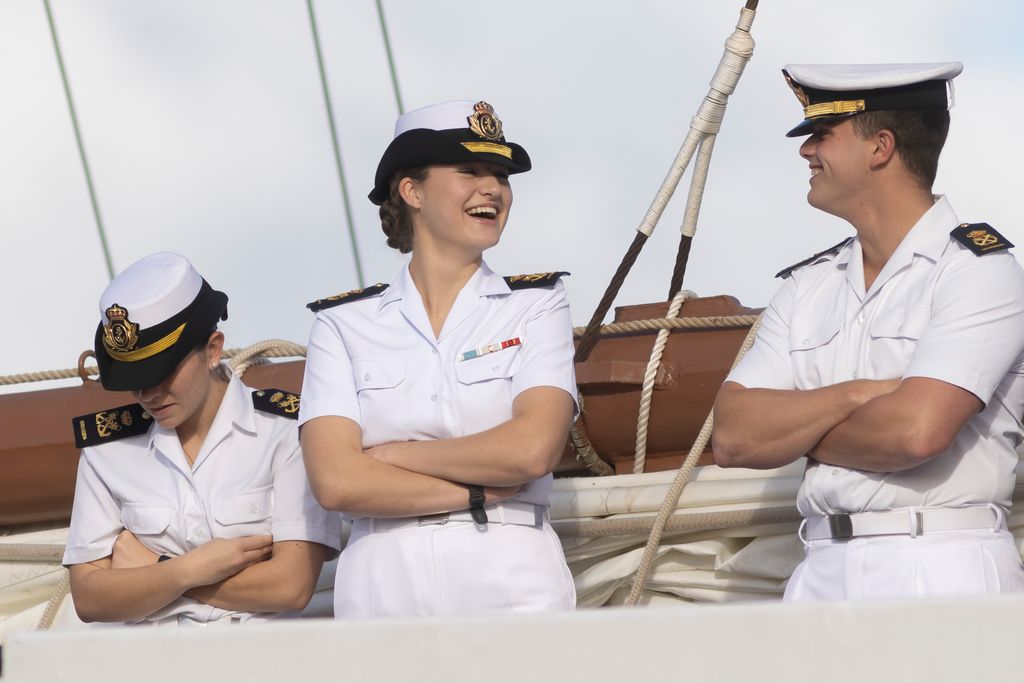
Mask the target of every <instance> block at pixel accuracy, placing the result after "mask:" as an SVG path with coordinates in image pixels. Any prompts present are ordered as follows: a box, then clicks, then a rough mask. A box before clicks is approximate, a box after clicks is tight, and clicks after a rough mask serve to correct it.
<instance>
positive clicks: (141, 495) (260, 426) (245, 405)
mask: <svg viewBox="0 0 1024 683" xmlns="http://www.w3.org/2000/svg"><path fill="white" fill-rule="evenodd" d="M251 393H252V390H251V389H250V388H249V387H247V386H245V385H244V384H242V382H241V380H239V379H238V378H236V377H232V378H231V381H230V383H229V384H228V387H227V391H226V392H225V394H224V399H223V401H222V402H221V405H220V408H219V409H218V410H217V415H216V416H215V417H214V420H213V424H212V425H211V426H210V432H209V434H208V435H207V437H206V440H205V441H204V442H203V446H202V449H201V450H200V452H199V455H198V456H197V457H196V460H195V464H194V465H193V466H192V467H189V464H188V459H187V458H186V456H185V452H184V451H183V450H182V448H181V442H180V441H179V440H178V436H177V434H176V433H175V431H174V430H173V429H164V428H162V427H161V426H160V425H159V424H156V423H154V424H153V426H152V427H150V429H149V431H148V432H147V433H145V434H140V435H139V436H135V437H128V438H124V439H122V440H120V441H114V442H111V443H109V444H103V445H100V446H95V447H90V448H85V449H83V450H82V457H81V459H80V460H79V464H78V481H77V483H76V485H75V502H74V508H73V510H72V513H71V528H70V530H69V532H68V543H67V548H66V550H65V551H64V564H65V565H72V564H80V563H83V562H91V561H93V560H98V559H100V558H103V557H106V556H108V555H110V554H111V551H112V549H113V547H114V540H115V539H116V537H117V535H118V533H120V532H121V530H122V528H125V529H128V530H130V531H131V532H132V533H133V534H135V535H136V536H137V537H138V538H139V540H140V541H141V542H142V543H143V544H144V545H145V546H146V547H148V548H149V549H150V550H152V551H153V552H156V553H160V554H166V555H171V556H177V555H183V554H184V553H185V552H187V551H189V550H191V549H193V548H195V547H197V546H199V545H202V544H203V543H206V542H207V541H210V540H212V539H214V538H239V537H241V536H252V535H256V534H271V535H273V537H274V541H275V542H278V541H289V540H296V541H311V542H314V543H320V544H322V545H325V546H327V547H329V548H331V549H333V550H334V551H337V550H338V549H339V548H340V547H341V519H340V517H339V516H338V515H337V513H333V512H327V511H325V510H324V509H323V508H321V507H320V505H319V504H318V503H317V502H316V500H315V499H314V498H313V494H312V492H311V491H310V489H309V482H308V480H307V479H306V472H305V469H304V467H303V463H302V452H301V450H300V449H299V441H298V429H297V428H296V424H295V420H292V419H289V418H286V417H281V416H276V415H273V414H270V413H266V412H263V411H258V410H256V409H255V408H254V407H253V404H252V396H251ZM334 555H335V556H336V555H337V553H336V552H335V553H334ZM172 615H178V616H180V617H187V618H189V619H192V620H194V621H199V622H206V621H214V620H216V619H220V618H222V617H225V616H237V617H239V618H240V619H241V620H243V621H244V620H248V619H250V618H253V617H254V616H257V617H261V618H265V617H267V616H268V615H266V614H260V615H253V614H252V613H248V612H233V611H228V610H223V609H219V608H217V607H213V606H211V605H206V604H203V603H200V602H197V601H195V600H192V599H191V598H186V597H182V598H179V599H178V600H175V601H174V602H172V603H171V604H169V605H167V606H166V607H165V608H163V609H162V610H160V611H158V612H156V613H154V614H152V615H150V616H149V617H147V618H146V620H144V621H157V620H160V619H163V618H165V617H169V616H172Z"/></svg>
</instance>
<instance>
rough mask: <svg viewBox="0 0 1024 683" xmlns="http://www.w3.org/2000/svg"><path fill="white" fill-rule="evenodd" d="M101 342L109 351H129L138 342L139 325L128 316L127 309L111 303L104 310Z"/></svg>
mask: <svg viewBox="0 0 1024 683" xmlns="http://www.w3.org/2000/svg"><path fill="white" fill-rule="evenodd" d="M105 315H106V316H107V320H108V321H109V322H108V323H107V324H106V325H104V326H103V344H104V345H105V346H106V347H107V349H109V350H111V351H131V350H132V349H134V348H135V345H136V344H138V343H139V325H138V323H133V322H132V321H131V320H130V319H129V318H128V310H127V309H125V308H123V307H121V306H118V305H117V304H113V305H112V306H110V307H109V308H107V310H106V311H105Z"/></svg>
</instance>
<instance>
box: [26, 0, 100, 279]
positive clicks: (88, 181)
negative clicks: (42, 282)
mask: <svg viewBox="0 0 1024 683" xmlns="http://www.w3.org/2000/svg"><path fill="white" fill-rule="evenodd" d="M43 8H44V9H45V10H46V22H47V23H48V24H49V26H50V37H51V38H52V40H53V52H54V54H56V56H57V67H58V69H59V70H60V80H61V83H63V85H64V99H66V100H67V103H68V112H69V113H70V114H71V128H72V130H74V133H75V144H77V145H78V158H79V159H81V161H82V171H83V172H84V173H85V185H86V188H87V189H88V190H89V202H90V204H91V205H92V215H93V218H94V219H95V220H96V232H97V233H98V234H99V237H100V249H102V251H103V260H104V262H105V263H106V266H107V276H108V278H109V279H111V280H113V279H114V261H113V259H112V258H111V257H110V245H109V244H108V243H107V233H106V230H105V229H104V228H103V219H102V218H101V217H100V205H99V202H98V201H97V200H96V188H95V186H94V185H93V182H92V171H90V170H89V160H88V159H87V158H86V156H85V145H84V143H83V142H82V130H81V127H80V126H79V125H78V114H77V113H76V111H75V101H74V98H72V97H71V85H70V83H69V81H68V73H67V70H66V69H65V68H64V55H63V53H62V52H61V49H60V39H59V38H58V37H57V24H56V22H54V20H53V10H52V9H51V8H50V0H43Z"/></svg>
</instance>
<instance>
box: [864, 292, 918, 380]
mask: <svg viewBox="0 0 1024 683" xmlns="http://www.w3.org/2000/svg"><path fill="white" fill-rule="evenodd" d="M930 321H931V307H930V306H898V307H895V308H892V309H890V310H888V311H885V312H883V313H880V314H879V315H878V316H877V317H876V318H875V319H874V320H873V321H872V323H871V327H870V329H869V333H870V335H871V349H870V353H869V355H868V358H869V361H870V364H871V370H872V372H873V373H874V374H875V376H878V377H895V376H898V375H899V374H901V373H902V372H903V371H904V370H906V368H907V365H908V364H909V363H910V359H911V357H912V356H913V355H914V350H915V349H916V348H917V342H918V340H919V339H920V338H921V335H923V334H924V332H925V330H926V329H927V328H928V323H929V322H930Z"/></svg>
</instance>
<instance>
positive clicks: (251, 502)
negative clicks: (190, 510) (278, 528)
mask: <svg viewBox="0 0 1024 683" xmlns="http://www.w3.org/2000/svg"><path fill="white" fill-rule="evenodd" d="M273 507H274V491H273V487H272V486H263V487H260V488H258V489H250V490H248V491H242V492H240V493H236V494H234V495H231V496H223V497H220V498H216V499H214V501H213V518H214V519H216V520H217V524H218V525H219V526H220V527H221V528H222V529H223V530H224V532H225V533H224V535H225V536H227V537H229V538H239V537H241V536H252V535H254V534H267V533H270V515H271V512H273ZM214 535H215V536H216V535H219V534H214Z"/></svg>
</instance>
